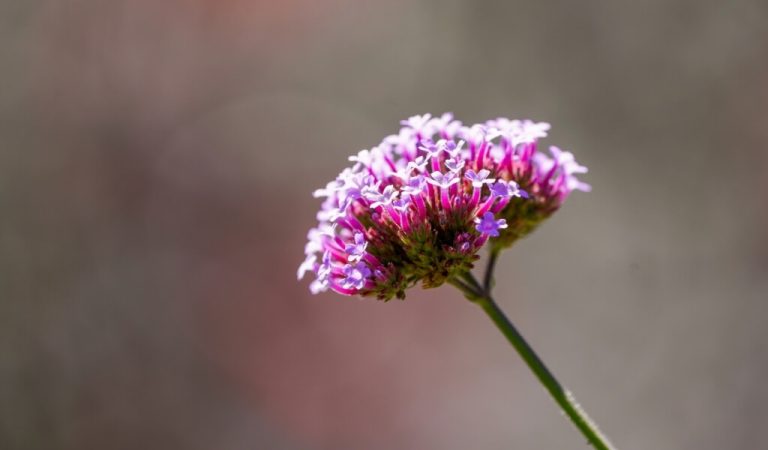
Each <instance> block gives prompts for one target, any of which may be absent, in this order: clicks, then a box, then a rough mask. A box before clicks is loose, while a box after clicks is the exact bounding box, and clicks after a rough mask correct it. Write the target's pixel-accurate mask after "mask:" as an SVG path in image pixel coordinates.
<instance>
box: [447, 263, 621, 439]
mask: <svg viewBox="0 0 768 450" xmlns="http://www.w3.org/2000/svg"><path fill="white" fill-rule="evenodd" d="M493 262H495V257H494V259H493ZM490 264H491V261H489V265H490ZM490 271H491V272H492V267H491V270H490ZM469 276H470V277H471V276H472V275H471V274H469ZM489 279H490V277H489V275H488V272H486V284H487V283H488V282H487V280H489ZM462 284H464V283H462ZM464 286H465V287H466V288H468V289H467V290H462V292H463V293H464V295H465V296H466V297H467V298H468V299H469V300H471V301H472V302H474V303H477V304H478V305H480V307H481V308H483V311H485V312H486V314H488V316H489V317H490V318H491V320H493V323H495V324H496V326H497V327H498V328H499V330H500V331H501V333H502V334H504V336H505V337H506V338H507V340H508V341H509V342H510V343H511V344H512V346H513V347H514V348H515V350H517V353H518V354H520V356H521V357H522V358H523V361H525V363H526V364H527V365H528V367H529V368H530V369H531V371H533V373H534V375H536V378H538V379H539V382H541V384H542V385H544V388H546V390H547V391H549V393H550V395H551V396H552V398H554V399H555V401H556V402H557V404H558V405H560V407H561V408H562V409H563V411H564V412H565V414H566V415H567V416H568V418H570V419H571V421H572V422H573V424H574V425H576V428H578V429H579V431H581V433H582V434H583V435H584V437H585V438H587V442H588V443H590V444H592V446H594V448H596V449H599V450H613V449H614V447H613V446H611V444H610V442H609V441H608V438H606V437H605V436H603V434H602V433H600V430H599V429H598V428H597V425H596V424H595V423H594V422H592V420H590V418H589V416H588V415H587V413H586V411H584V410H583V409H582V408H581V406H579V404H578V403H576V399H575V398H574V397H573V395H572V394H571V393H570V392H569V391H568V390H567V389H565V388H563V386H562V385H560V383H559V382H558V381H557V379H556V378H555V376H554V375H552V372H550V371H549V369H547V366H546V365H544V362H543V361H542V360H541V359H540V358H539V356H538V355H537V354H536V352H535V351H534V350H533V349H532V348H531V346H530V345H529V344H528V342H527V341H526V340H525V338H523V336H522V335H521V334H520V332H519V331H517V328H516V327H515V326H514V325H513V324H512V322H511V321H510V320H509V319H508V318H507V316H506V315H505V314H504V312H503V311H502V310H501V309H500V308H499V307H498V305H497V304H496V302H495V301H494V300H493V298H492V297H491V295H490V293H489V291H488V288H486V289H484V290H483V291H480V292H479V291H476V290H474V289H469V286H468V285H466V284H464Z"/></svg>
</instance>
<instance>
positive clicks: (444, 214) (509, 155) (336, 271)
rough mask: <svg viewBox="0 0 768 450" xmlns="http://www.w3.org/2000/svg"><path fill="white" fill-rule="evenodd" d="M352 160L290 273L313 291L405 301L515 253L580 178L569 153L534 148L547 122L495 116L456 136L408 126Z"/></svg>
mask: <svg viewBox="0 0 768 450" xmlns="http://www.w3.org/2000/svg"><path fill="white" fill-rule="evenodd" d="M401 124H402V125H403V127H402V128H401V129H400V132H399V133H398V134H396V135H391V136H387V137H386V138H384V140H383V141H382V142H381V143H380V144H379V145H378V146H376V147H373V148H371V149H370V150H362V151H360V152H359V153H358V154H357V155H354V156H351V157H350V158H349V160H350V161H351V162H352V163H353V164H352V166H351V167H348V168H346V169H344V171H342V172H341V174H340V175H339V176H338V177H337V178H336V179H335V180H334V181H332V182H330V183H328V185H327V186H326V187H325V188H322V189H318V190H317V191H315V193H314V195H315V197H322V198H325V201H324V202H323V204H322V207H321V209H320V212H318V214H317V219H318V221H319V224H318V226H317V227H316V228H313V229H312V230H310V231H309V234H308V236H307V237H308V242H307V245H306V247H305V254H306V259H305V260H304V262H303V263H302V264H301V266H300V267H299V270H298V277H299V278H302V277H303V276H304V274H305V273H306V272H312V273H314V274H315V276H316V279H315V280H314V281H313V282H312V284H311V286H310V289H311V291H312V292H313V293H317V292H322V291H325V290H327V289H329V288H330V289H332V290H334V291H336V292H339V293H341V294H346V295H363V296H375V297H378V298H380V299H383V300H389V299H391V298H392V297H398V298H404V296H405V290H406V289H407V288H408V287H410V286H412V285H414V284H416V283H418V282H422V284H423V285H424V286H425V287H436V286H439V285H440V284H442V283H444V282H445V281H446V280H447V279H449V278H451V277H453V276H456V275H458V274H460V273H462V272H464V271H466V270H469V269H470V268H471V267H472V263H473V262H474V261H475V260H476V259H477V258H478V256H477V253H478V251H479V249H480V248H481V247H482V246H483V245H484V244H485V243H486V242H488V240H489V238H493V239H491V241H490V245H492V246H494V247H496V248H503V247H507V246H509V245H511V244H512V243H513V242H514V241H515V240H517V239H519V238H521V237H523V236H525V235H526V234H528V233H529V232H530V231H532V230H533V229H534V228H535V227H536V226H537V225H538V224H539V223H541V221H543V220H544V219H546V218H547V217H549V216H550V215H551V214H552V213H553V212H555V211H556V210H557V209H558V208H559V207H560V206H561V205H562V203H563V202H564V201H565V199H566V198H567V197H568V195H569V194H570V193H571V192H572V191H574V190H582V191H589V189H590V187H589V185H587V184H585V183H582V182H581V181H579V180H578V179H577V178H576V175H577V174H582V173H586V172H587V168H586V167H584V166H581V165H579V164H578V163H577V162H576V161H575V159H574V157H573V154H571V153H569V152H565V151H562V150H560V149H559V148H557V147H550V149H549V150H550V154H551V156H547V155H545V154H544V153H541V152H539V151H538V149H537V143H538V140H539V139H540V138H543V137H546V135H547V131H548V130H549V124H547V123H536V122H532V121H529V120H509V119H505V118H499V119H496V120H490V121H488V122H486V123H484V124H476V125H472V126H464V125H463V124H462V123H461V122H459V121H457V120H454V118H453V116H452V115H451V114H448V113H447V114H443V115H442V116H440V117H432V116H430V115H429V114H426V115H423V116H413V117H411V118H409V119H408V120H404V121H402V122H401Z"/></svg>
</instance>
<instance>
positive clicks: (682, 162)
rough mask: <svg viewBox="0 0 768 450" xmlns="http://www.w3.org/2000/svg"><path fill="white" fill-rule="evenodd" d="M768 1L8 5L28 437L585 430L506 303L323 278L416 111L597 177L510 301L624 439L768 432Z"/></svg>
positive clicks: (763, 441) (0, 93)
mask: <svg viewBox="0 0 768 450" xmlns="http://www.w3.org/2000/svg"><path fill="white" fill-rule="evenodd" d="M767 57H768V3H766V2H765V1H760V0H754V1H750V0H733V1H728V2H717V1H693V0H650V1H644V2H633V1H629V0H627V1H607V0H589V1H580V2H568V1H562V2H553V1H533V0H520V1H504V0H495V1H478V0H441V1H438V0H431V1H429V0H424V1H400V0H390V1H351V0H327V1H312V0H282V1H266V0H261V1H260V0H256V1H253V0H251V1H248V0H168V1H157V0H123V1H120V0H106V1H83V0H70V1H66V2H62V1H52V0H49V1H39V0H5V1H3V2H0V448H2V449H4V450H16V449H79V450H82V449H99V450H103V449H164V450H169V449H193V450H195V449H227V450H229V449H232V450H239V449H276V450H280V449H307V450H314V449H320V450H325V449H333V450H345V449H356V450H357V449H373V450H377V449H449V450H450V449H468V448H471V449H507V448H518V449H578V448H585V445H584V444H583V440H582V438H581V437H580V435H579V434H578V433H577V432H576V431H575V429H573V428H572V427H571V426H570V425H569V424H568V423H567V422H566V420H565V419H564V418H562V417H561V415H560V413H559V412H558V410H557V408H556V407H555V406H554V404H553V403H552V401H551V400H550V399H549V397H548V396H547V395H546V393H545V392H544V391H543V390H542V389H541V388H540V387H539V386H538V385H537V383H536V382H535V381H534V378H533V376H532V375H531V374H530V373H529V372H528V370H527V368H526V367H525V366H524V365H523V363H522V362H521V361H520V359H519V358H518V357H517V355H516V354H514V353H513V352H512V350H511V348H509V347H508V345H507V343H506V342H505V341H504V339H503V338H502V336H501V335H500V334H499V333H498V332H497V331H496V330H495V329H494V328H493V326H492V325H491V323H490V321H489V320H488V319H487V318H486V317H485V316H484V315H483V313H482V312H481V311H480V310H479V309H478V308H476V307H474V306H473V305H471V304H470V303H468V302H466V301H465V300H463V299H462V298H461V297H460V295H458V294H457V293H456V292H454V291H453V290H451V289H449V288H447V287H444V288H440V289H437V290H432V291H423V290H421V289H415V290H413V291H411V292H410V293H409V296H408V300H407V301H405V302H398V301H393V302H390V303H386V304H385V303H380V302H375V301H371V300H358V299H352V298H345V297H341V296H338V295H333V294H323V295H320V296H317V297H313V296H311V295H309V294H308V292H307V282H306V281H304V282H297V281H296V280H295V270H296V267H297V265H298V264H299V263H300V262H301V260H302V259H303V255H302V249H303V245H304V239H305V233H306V230H307V229H308V228H309V227H310V226H312V225H313V224H314V214H315V210H316V208H317V207H318V202H317V201H316V200H315V199H313V198H312V197H311V195H310V193H311V191H312V190H313V189H314V188H316V187H320V186H323V185H324V184H325V183H326V181H327V180H329V179H330V178H331V177H334V176H335V175H336V174H337V173H338V172H339V171H340V170H341V169H342V168H343V167H344V165H345V164H346V157H347V155H349V154H351V153H354V152H357V151H358V150H360V149H362V148H368V147H370V146H372V145H375V144H376V143H378V142H379V140H380V139H381V138H382V137H383V136H385V135H387V134H389V133H392V132H394V131H395V130H396V129H397V128H398V121H399V120H400V119H403V118H406V117H408V116H410V115H413V114H421V113H426V112H432V113H435V114H439V113H442V112H445V111H452V112H454V113H455V114H456V115H457V117H458V118H459V119H461V120H463V121H464V122H465V123H473V122H478V121H483V120H486V119H489V118H493V117H497V116H509V117H520V118H523V117H530V118H533V119H537V120H544V121H549V122H551V123H553V125H554V128H553V133H552V135H551V137H550V138H549V139H548V140H547V141H546V143H551V144H558V145H560V146H561V147H564V148H566V149H569V150H572V151H574V152H575V153H576V155H577V157H578V158H579V160H580V162H582V163H584V164H586V165H588V166H589V167H590V169H591V171H590V173H589V175H588V176H587V177H586V181H588V182H590V183H591V184H592V185H593V187H594V191H593V192H592V193H590V194H588V195H587V194H579V193H577V194H575V195H574V196H573V197H572V198H571V200H570V201H569V202H568V204H567V205H566V206H565V207H564V208H563V209H562V210H561V211H560V212H559V213H558V214H557V215H556V216H555V217H553V218H552V219H551V220H550V221H549V222H548V223H546V224H545V225H544V226H543V227H542V228H541V229H540V230H538V231H537V232H536V233H535V234H534V235H532V236H530V237H529V238H528V239H526V240H525V241H523V242H521V243H520V244H519V245H518V246H516V247H515V248H514V250H513V251H509V252H507V253H506V254H505V255H504V256H503V259H502V261H501V263H500V267H499V282H498V284H497V297H498V298H499V300H500V303H501V305H502V307H503V308H504V309H506V310H507V311H508V312H509V314H510V315H511V316H512V318H513V320H514V321H516V322H517V323H518V325H519V327H520V328H521V330H522V331H523V332H524V334H525V335H526V336H527V337H528V338H529V339H530V341H531V342H532V344H533V345H534V347H535V348H537V349H538V350H539V351H540V353H541V355H542V357H543V358H544V359H545V361H547V362H548V363H549V365H550V367H551V368H552V369H553V370H554V372H555V373H557V374H558V375H559V376H560V377H561V378H562V379H563V380H564V381H565V383H566V384H567V385H568V386H569V387H570V388H571V389H572V390H573V391H574V392H575V393H576V395H577V397H578V398H579V399H580V401H581V402H582V404H583V405H584V406H585V407H586V408H587V410H588V411H590V413H591V415H592V416H593V417H594V418H595V419H596V420H597V421H598V422H599V423H600V424H601V427H602V428H603V429H604V430H605V431H607V432H608V433H609V435H610V436H611V437H612V439H613V441H614V442H615V443H616V444H617V445H618V446H619V447H620V448H622V449H697V450H708V449H713V450H715V449H716V450H721V449H724V448H729V449H736V448H766V446H768V438H766V435H765V426H766V424H768V384H766V382H765V380H766V376H767V375H768V343H767V340H768V326H767V325H766V324H767V323H768V322H767V320H768V305H767V304H766V302H767V301H768V231H767V230H768V204H767V203H766V194H768V58H767Z"/></svg>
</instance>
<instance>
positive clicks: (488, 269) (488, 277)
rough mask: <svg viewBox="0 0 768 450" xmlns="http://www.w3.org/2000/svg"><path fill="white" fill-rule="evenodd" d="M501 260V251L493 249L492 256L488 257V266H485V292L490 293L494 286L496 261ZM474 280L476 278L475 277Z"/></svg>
mask: <svg viewBox="0 0 768 450" xmlns="http://www.w3.org/2000/svg"><path fill="white" fill-rule="evenodd" d="M498 258H499V249H497V248H496V247H492V248H491V254H490V255H488V265H486V266H485V277H483V290H484V291H485V292H488V293H490V292H491V289H492V288H493V286H491V284H493V271H494V269H495V268H496V260H497V259H498ZM473 278H474V277H473Z"/></svg>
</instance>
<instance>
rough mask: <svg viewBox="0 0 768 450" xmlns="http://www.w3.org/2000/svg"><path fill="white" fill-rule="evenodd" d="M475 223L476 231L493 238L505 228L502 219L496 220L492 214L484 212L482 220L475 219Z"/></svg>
mask: <svg viewBox="0 0 768 450" xmlns="http://www.w3.org/2000/svg"><path fill="white" fill-rule="evenodd" d="M475 223H476V224H477V226H476V227H475V228H476V229H477V231H479V232H481V233H485V234H487V235H489V236H493V237H496V236H498V235H499V230H500V229H503V228H507V221H506V220H504V219H499V220H496V219H495V218H494V217H493V213H492V212H486V213H485V214H483V217H482V218H480V217H476V218H475Z"/></svg>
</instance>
